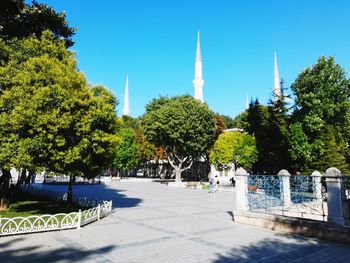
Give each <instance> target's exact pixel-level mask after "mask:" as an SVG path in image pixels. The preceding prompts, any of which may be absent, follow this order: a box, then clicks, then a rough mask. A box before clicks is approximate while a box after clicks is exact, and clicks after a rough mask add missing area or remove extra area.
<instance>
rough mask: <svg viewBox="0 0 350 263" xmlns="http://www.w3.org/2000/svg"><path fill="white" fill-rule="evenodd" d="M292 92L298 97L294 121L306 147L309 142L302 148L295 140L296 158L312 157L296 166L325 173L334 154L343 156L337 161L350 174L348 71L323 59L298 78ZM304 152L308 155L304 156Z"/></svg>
mask: <svg viewBox="0 0 350 263" xmlns="http://www.w3.org/2000/svg"><path fill="white" fill-rule="evenodd" d="M292 90H293V92H294V94H295V96H296V99H295V104H296V105H295V111H294V113H293V119H294V122H295V123H299V124H298V125H299V133H301V132H303V133H304V134H305V136H306V137H307V145H309V147H304V146H305V145H306V142H304V141H303V142H300V143H301V145H298V141H297V140H294V147H293V148H292V155H293V156H296V155H297V154H298V153H299V154H301V155H302V156H309V155H311V156H312V157H311V158H305V159H304V160H303V162H301V163H299V162H296V164H295V165H296V167H297V168H298V169H300V170H310V169H319V170H322V169H324V167H325V166H324V165H323V164H325V163H326V162H328V161H329V165H330V164H331V163H334V162H332V161H331V160H332V152H333V153H339V154H341V155H342V157H340V156H339V158H336V159H338V161H337V163H338V166H339V167H342V168H343V172H349V171H350V162H349V159H348V156H349V155H348V153H349V142H350V140H349V138H350V82H349V80H348V79H347V78H346V74H345V72H344V70H343V69H342V68H341V66H340V65H338V64H336V63H335V61H334V58H333V57H328V58H327V57H320V58H319V59H318V61H317V62H316V64H315V65H313V66H311V67H308V68H306V69H305V70H303V71H302V72H301V73H300V74H299V75H298V77H297V79H296V80H295V82H294V83H293V84H292ZM333 146H336V147H335V148H332V147H333ZM294 150H296V151H297V152H293V151H294ZM301 150H305V152H302V153H300V151H301ZM308 151H311V152H310V153H309V152H308ZM340 160H341V161H340ZM322 163H323V164H322Z"/></svg>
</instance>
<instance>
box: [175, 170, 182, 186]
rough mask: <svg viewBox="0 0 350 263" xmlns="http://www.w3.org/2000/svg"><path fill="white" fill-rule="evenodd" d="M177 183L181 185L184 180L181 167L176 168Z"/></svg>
mask: <svg viewBox="0 0 350 263" xmlns="http://www.w3.org/2000/svg"><path fill="white" fill-rule="evenodd" d="M175 182H176V183H181V182H182V179H181V166H177V167H176V168H175Z"/></svg>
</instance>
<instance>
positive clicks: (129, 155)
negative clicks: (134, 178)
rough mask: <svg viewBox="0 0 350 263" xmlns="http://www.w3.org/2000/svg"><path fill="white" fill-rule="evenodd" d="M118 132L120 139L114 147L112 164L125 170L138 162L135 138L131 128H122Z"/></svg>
mask: <svg viewBox="0 0 350 263" xmlns="http://www.w3.org/2000/svg"><path fill="white" fill-rule="evenodd" d="M118 134H119V136H120V138H121V141H120V143H119V144H118V146H117V147H116V149H115V152H114V161H113V165H114V166H115V167H117V168H118V169H120V170H123V171H127V170H129V169H130V168H133V167H135V166H136V165H137V164H138V162H139V149H138V145H137V140H136V136H135V132H134V130H133V129H132V128H122V129H121V130H120V131H119V133H118Z"/></svg>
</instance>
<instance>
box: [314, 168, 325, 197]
mask: <svg viewBox="0 0 350 263" xmlns="http://www.w3.org/2000/svg"><path fill="white" fill-rule="evenodd" d="M321 177H322V174H321V173H320V172H319V171H314V172H312V174H311V178H312V191H313V194H314V197H315V198H316V200H317V201H322V199H323V198H322V185H321Z"/></svg>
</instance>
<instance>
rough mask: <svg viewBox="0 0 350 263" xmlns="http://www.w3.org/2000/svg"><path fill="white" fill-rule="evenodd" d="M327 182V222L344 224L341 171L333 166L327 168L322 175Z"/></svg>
mask: <svg viewBox="0 0 350 263" xmlns="http://www.w3.org/2000/svg"><path fill="white" fill-rule="evenodd" d="M324 176H325V177H326V184H327V208H328V219H327V221H328V223H330V224H334V225H339V226H344V224H345V220H344V211H343V196H342V195H343V189H342V188H343V185H342V175H341V172H340V171H339V170H338V169H337V168H334V167H331V168H328V169H327V170H326V173H325V175H324Z"/></svg>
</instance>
